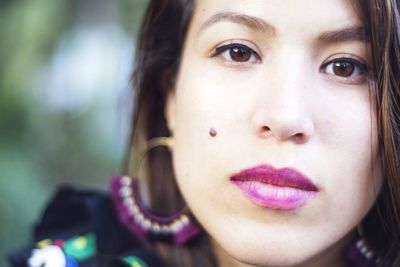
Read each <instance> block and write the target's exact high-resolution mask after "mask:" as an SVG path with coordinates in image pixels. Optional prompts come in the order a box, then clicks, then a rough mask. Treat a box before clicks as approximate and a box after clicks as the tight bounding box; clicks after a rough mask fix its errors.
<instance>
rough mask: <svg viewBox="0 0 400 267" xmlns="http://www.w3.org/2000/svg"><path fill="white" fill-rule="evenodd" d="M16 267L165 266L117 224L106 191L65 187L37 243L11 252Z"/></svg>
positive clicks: (52, 204)
mask: <svg viewBox="0 0 400 267" xmlns="http://www.w3.org/2000/svg"><path fill="white" fill-rule="evenodd" d="M8 259H9V261H10V264H11V266H12V267H102V266H104V267H111V266H130V267H162V266H163V265H162V263H161V261H160V260H159V259H158V257H157V256H156V255H155V254H154V253H153V252H152V251H151V250H147V249H143V246H142V245H141V244H140V242H139V240H137V239H135V237H133V236H132V235H131V234H130V233H128V232H127V230H125V229H124V227H123V226H122V225H120V223H119V222H118V220H117V216H116V214H115V213H114V208H113V206H112V203H111V200H110V198H109V197H108V194H107V193H105V192H99V191H95V190H91V189H84V188H81V187H73V186H63V187H61V188H60V189H59V190H58V191H57V193H56V194H55V196H54V197H53V198H52V200H51V201H50V204H49V205H48V206H47V208H46V209H45V211H44V214H43V216H42V218H41V220H40V221H39V223H38V224H37V225H36V226H35V228H34V242H33V244H31V245H29V246H27V247H25V248H23V249H20V250H18V251H14V252H12V253H9V255H8Z"/></svg>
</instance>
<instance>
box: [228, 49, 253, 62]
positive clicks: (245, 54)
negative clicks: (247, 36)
mask: <svg viewBox="0 0 400 267" xmlns="http://www.w3.org/2000/svg"><path fill="white" fill-rule="evenodd" d="M230 56H231V58H232V59H233V60H234V61H238V62H246V61H248V60H249V59H250V56H251V53H250V51H249V50H248V49H246V48H244V47H239V46H236V47H233V48H232V49H231V51H230Z"/></svg>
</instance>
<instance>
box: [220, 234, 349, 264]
mask: <svg viewBox="0 0 400 267" xmlns="http://www.w3.org/2000/svg"><path fill="white" fill-rule="evenodd" d="M247 229H248V228H247ZM216 230H217V231H216V232H215V233H220V235H219V234H216V235H214V243H215V245H216V249H217V251H220V252H221V254H222V255H224V256H225V257H226V258H231V259H234V260H235V261H238V262H241V263H245V264H248V265H251V266H268V267H288V266H292V267H294V266H310V265H311V263H312V262H314V261H319V260H321V257H320V256H321V255H324V256H323V258H325V256H327V258H325V260H328V258H330V254H331V253H334V251H338V250H341V249H342V246H340V247H336V246H335V245H333V244H332V236H331V237H329V236H328V235H324V234H319V235H316V234H312V233H309V232H307V231H305V232H297V233H295V232H293V231H290V230H289V231H287V232H286V233H285V232H282V231H276V229H271V230H273V231H268V230H267V231H264V232H260V231H256V230H259V229H256V227H254V228H253V229H248V230H247V231H246V230H243V229H242V230H241V231H240V230H239V229H232V228H231V229H229V227H225V229H216ZM237 230H239V231H237ZM221 233H222V234H221ZM277 233H280V234H277ZM336 244H337V243H336ZM333 247H335V248H333ZM335 254H336V253H335ZM328 261H329V260H328Z"/></svg>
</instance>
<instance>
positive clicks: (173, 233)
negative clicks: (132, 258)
mask: <svg viewBox="0 0 400 267" xmlns="http://www.w3.org/2000/svg"><path fill="white" fill-rule="evenodd" d="M137 192H138V186H137V183H136V180H135V179H132V178H131V177H129V176H123V177H114V178H112V180H111V194H112V198H113V201H114V205H115V207H116V209H117V212H118V217H119V219H120V221H121V222H122V223H123V224H124V225H125V226H126V227H127V228H128V230H130V231H131V232H133V233H134V234H135V235H136V236H138V237H140V238H145V239H152V238H156V237H160V236H163V237H164V238H163V239H168V237H169V238H172V239H173V242H174V243H176V244H183V243H186V242H187V241H189V240H191V239H192V238H193V237H195V236H197V235H198V234H199V233H200V228H198V227H197V226H195V225H194V224H193V223H192V222H191V220H190V219H189V217H188V215H186V214H185V213H184V211H183V210H182V211H180V212H178V213H177V214H175V215H173V216H169V217H159V216H156V215H153V214H151V213H150V212H148V211H147V210H146V209H145V207H144V205H143V204H142V201H141V199H140V198H139V195H138V193H137ZM157 239H159V238H157Z"/></svg>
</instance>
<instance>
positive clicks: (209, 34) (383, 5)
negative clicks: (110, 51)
mask: <svg viewBox="0 0 400 267" xmlns="http://www.w3.org/2000/svg"><path fill="white" fill-rule="evenodd" d="M399 11H400V3H399V1H398V0H358V1H346V0H328V1H323V3H322V2H321V1H313V0H302V1H295V0H288V1H275V0H264V1H245V0H230V1H225V0H218V1H215V0H214V1H212V0H198V1H189V0H165V1H162V3H160V2H159V1H151V2H150V4H149V7H148V10H147V13H146V15H145V21H144V23H143V26H142V31H141V34H140V42H139V48H138V51H137V55H136V56H137V62H136V68H135V73H134V77H133V78H134V88H135V90H136V105H135V113H134V122H133V133H132V144H131V145H132V146H131V148H132V151H133V152H132V153H131V158H134V159H135V160H134V163H135V164H136V166H134V171H130V172H131V173H130V174H131V176H134V178H129V177H115V178H114V179H113V182H112V194H111V195H112V200H113V201H112V203H113V205H114V208H110V207H109V208H107V209H103V208H102V207H105V206H107V207H108V203H109V202H108V198H107V197H106V196H102V197H100V196H93V195H95V194H94V193H85V194H86V195H85V194H83V193H82V192H73V193H71V192H67V193H66V192H63V194H64V195H62V194H61V196H60V194H59V195H58V196H57V197H56V200H55V201H54V202H53V206H52V205H50V208H48V210H47V213H46V214H45V218H44V219H43V221H42V224H41V225H40V226H39V227H38V228H37V238H36V239H37V240H38V241H39V240H41V239H43V238H44V237H45V235H46V234H49V233H48V232H46V230H47V229H49V227H50V228H51V227H52V225H55V223H54V221H57V218H60V216H62V215H60V214H58V216H56V215H55V214H56V213H55V210H57V211H60V209H59V207H63V205H58V206H57V205H56V204H54V203H64V202H65V199H66V196H67V195H68V197H69V199H72V198H74V197H75V199H76V195H77V194H78V195H79V199H83V200H81V201H75V202H76V203H81V202H85V203H86V202H88V200H87V199H88V198H89V199H91V198H92V197H93V198H95V199H97V200H98V199H99V198H101V201H98V202H101V204H99V203H98V204H97V208H93V205H89V204H87V203H86V204H85V205H83V206H85V209H83V210H89V211H90V212H88V213H89V214H90V216H88V218H89V219H88V221H90V222H91V224H90V223H89V226H88V227H87V229H86V230H80V231H81V232H80V233H83V232H84V231H86V232H88V231H89V230H88V229H92V230H91V231H92V232H95V234H96V235H95V237H96V242H97V243H96V246H97V250H96V252H97V254H98V255H97V256H95V254H96V253H95V252H94V251H92V252H91V253H89V254H90V257H89V256H87V257H86V258H84V257H83V258H84V259H82V258H80V259H79V258H77V257H76V253H75V254H73V253H72V254H71V252H70V251H71V250H72V248H69V250H68V247H67V248H66V246H65V240H64V239H65V238H64V239H63V240H61V241H60V242H61V243H60V242H59V244H58V245H57V244H56V238H55V237H52V238H51V240H50V241H48V242H47V244H44V245H43V241H42V244H41V245H40V244H39V245H40V247H41V248H42V249H41V250H40V249H36V250H35V253H36V255H35V253H33V254H32V253H30V254H29V253H28V254H29V255H30V256H29V257H28V258H29V259H28V262H30V264H31V265H28V266H41V265H34V264H37V263H38V262H42V263H43V262H44V261H41V260H40V258H41V256H39V255H40V251H43V250H44V249H46V248H47V249H49V248H52V249H56V248H57V247H58V248H60V249H59V252H58V253H59V254H60V255H61V254H62V253H64V254H65V255H66V256H65V260H60V263H59V264H60V265H57V266H75V265H67V264H68V263H69V264H72V263H71V262H74V264H77V265H78V264H79V266H84V265H83V264H87V263H86V262H90V261H91V260H92V261H95V260H97V263H98V264H99V263H104V262H105V260H106V259H108V258H109V257H110V256H111V254H116V255H121V256H123V260H122V262H125V264H130V265H129V266H146V264H147V265H150V266H162V265H165V266H182V267H189V266H199V267H200V266H201V267H205V266H218V267H228V266H229V267H234V266H238V267H244V266H246V267H247V266H338V267H339V266H340V267H342V266H400V257H399V255H400V254H399V245H400V244H399V242H400V214H399V212H400V211H399V207H400V180H399V177H400V165H399V153H400V143H399V140H400V136H399V135H400V109H399V105H400V91H399V90H400V88H399V86H400V16H399ZM160 137H164V139H160ZM158 146H168V147H169V149H170V152H168V151H167V150H160V149H152V148H155V147H158ZM143 160H145V162H147V165H146V164H144V163H143V164H141V163H142V161H143ZM146 167H147V168H146ZM139 189H140V190H139ZM139 191H140V193H139ZM139 194H140V195H141V196H142V199H144V201H143V202H141V198H140V197H139ZM83 195H84V196H83ZM62 201H64V202H62ZM72 202H73V201H72ZM75 202H74V203H75ZM89 202H90V201H89ZM71 205H72V204H71ZM71 205H70V206H69V207H71ZM56 206H57V207H58V208H56ZM64 206H65V205H64ZM67 206H68V205H67ZM78 206H79V207H80V205H77V207H78ZM89 206H90V207H89ZM94 206H96V205H94ZM146 207H147V208H146ZM71 209H72V210H73V208H71ZM75 209H77V208H76V207H75ZM146 209H147V210H146ZM93 210H95V211H96V212H93ZM114 210H115V212H114ZM149 210H151V213H150V211H149ZM176 212H178V213H177V214H176ZM60 213H61V212H60ZM93 214H95V215H93ZM154 214H157V215H154ZM173 214H175V215H173ZM46 216H47V217H46ZM165 216H166V217H165ZM49 218H53V220H51V219H49ZM93 221H94V222H93ZM61 225H62V227H59V228H57V230H58V229H61V228H63V229H64V228H68V227H67V226H68V224H67V223H66V222H65V220H63V223H61ZM81 226H82V225H81ZM93 229H94V230H93ZM44 232H46V233H45V234H44ZM54 232H55V231H53V232H52V233H54ZM89 232H90V231H89ZM105 233H106V234H105ZM53 235H54V234H53ZM39 236H40V237H39ZM58 238H59V237H58ZM77 238H78V241H81V243H79V242H78V243H76V242H77V239H74V240H73V241H74V242H75V243H76V244H75V243H73V242H72V241H71V242H72V243H73V244H75V245H76V246H74V245H71V246H72V247H73V248H74V249H75V250H79V246H78V245H79V244H80V245H81V247H82V246H83V245H87V244H88V242H89V241H90V240H92V239H90V238H93V236H91V235H86V236H85V235H80V236H79V237H77ZM79 238H81V239H79ZM82 238H83V239H82ZM138 240H140V241H138ZM63 242H64V243H63ZM71 242H70V243H71ZM82 242H83V245H82ZM85 242H86V243H85ZM92 242H95V241H92ZM66 243H68V241H67V242H66ZM70 243H68V244H70ZM77 244H78V245H77ZM83 247H85V246H83ZM105 247H107V249H106V248H105ZM129 248H130V249H134V250H131V251H130V252H128V251H127V250H128V249H129ZM92 250H93V249H92ZM60 251H61V252H62V253H60ZM68 251H69V252H68ZM53 253H55V252H53ZM89 254H88V255H89ZM18 255H21V254H18ZM43 255H48V254H46V253H43ZM43 255H42V257H44V256H43ZM74 255H75V256H74ZM35 256H36V257H35ZM12 258H13V259H14V262H17V261H18V260H17V258H18V257H17V256H15V255H14V256H12ZM20 258H21V257H20ZM20 258H18V259H20ZM140 258H142V259H140ZM144 258H145V260H144V261H143V259H144ZM35 259H36V261H35ZM146 260H147V263H145V261H146ZM20 262H22V261H20ZM63 264H64V265H63ZM115 264H117V263H115ZM118 264H119V263H118ZM135 264H136V265H135ZM21 266H22V265H21ZM46 266H47V265H46ZM49 266H56V265H49Z"/></svg>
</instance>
